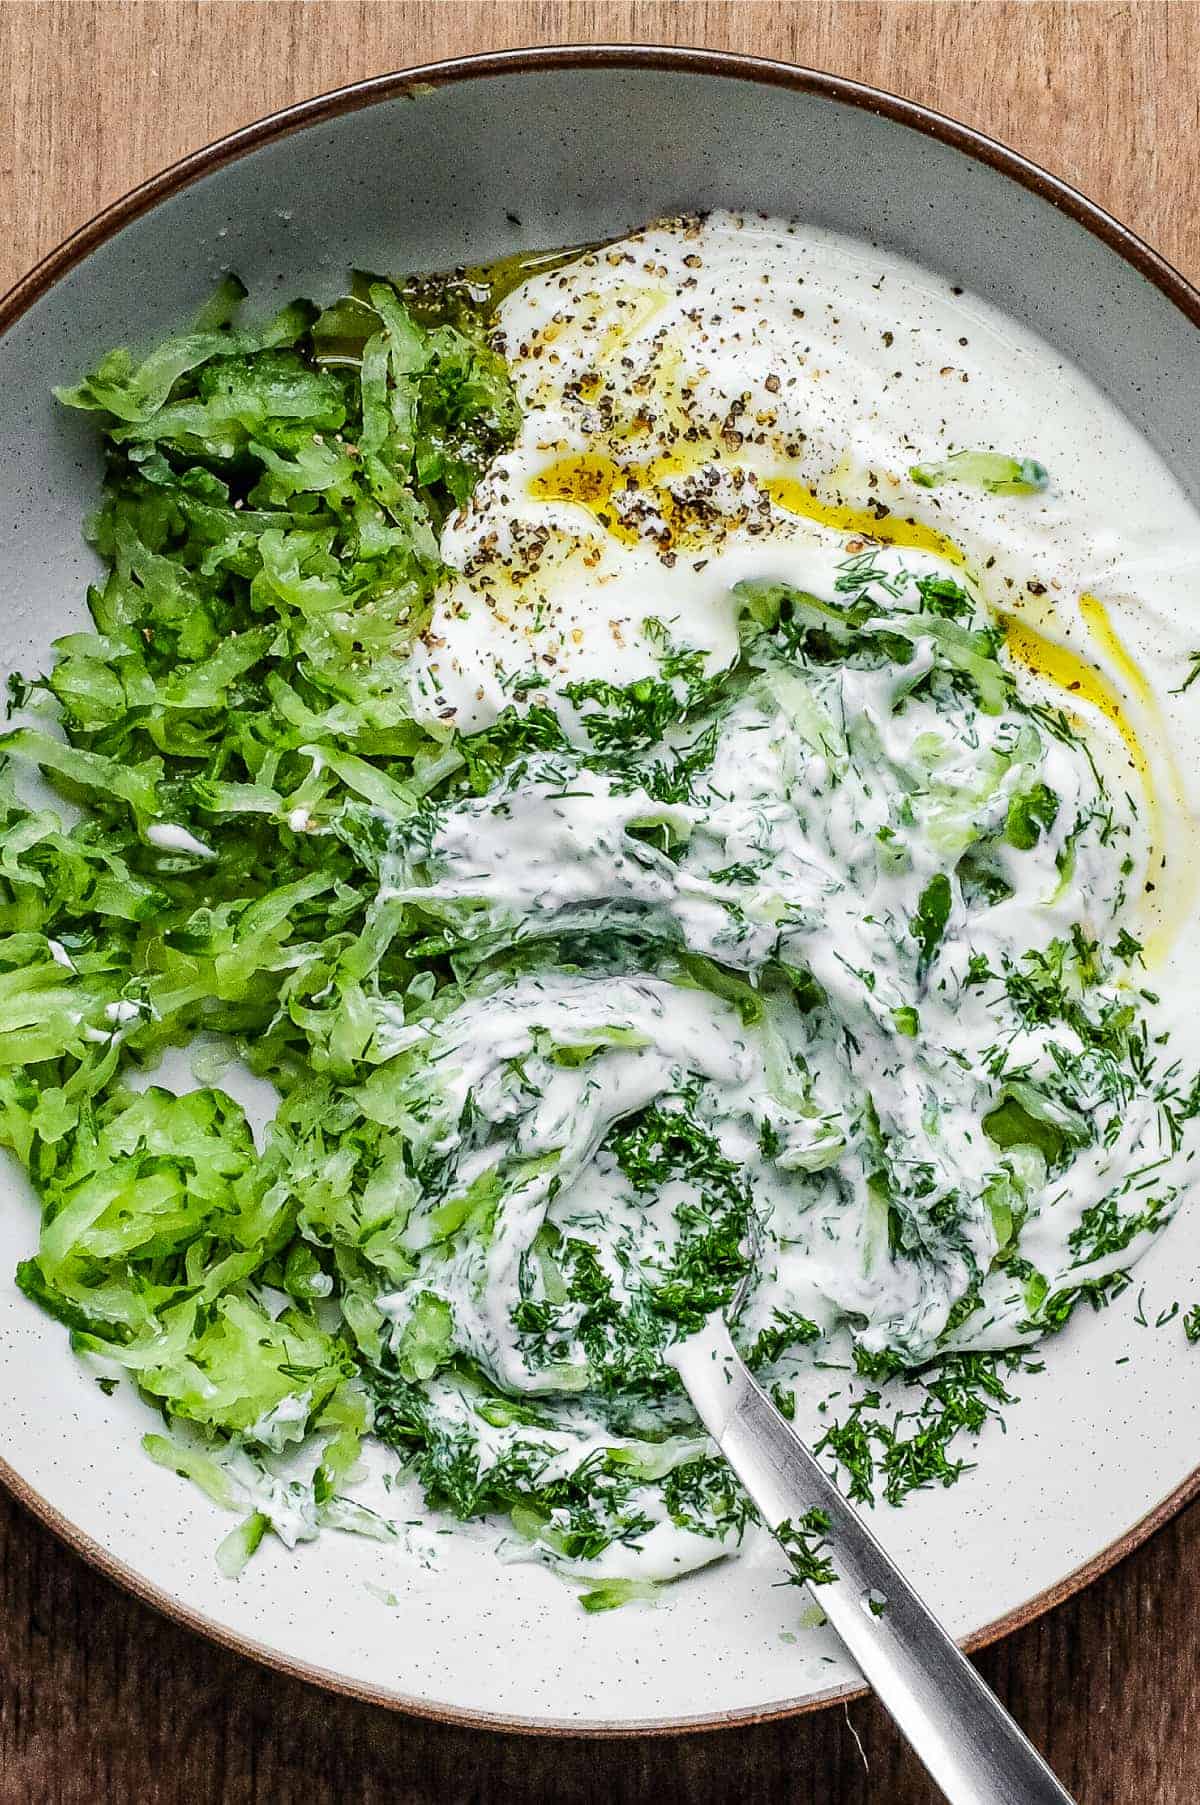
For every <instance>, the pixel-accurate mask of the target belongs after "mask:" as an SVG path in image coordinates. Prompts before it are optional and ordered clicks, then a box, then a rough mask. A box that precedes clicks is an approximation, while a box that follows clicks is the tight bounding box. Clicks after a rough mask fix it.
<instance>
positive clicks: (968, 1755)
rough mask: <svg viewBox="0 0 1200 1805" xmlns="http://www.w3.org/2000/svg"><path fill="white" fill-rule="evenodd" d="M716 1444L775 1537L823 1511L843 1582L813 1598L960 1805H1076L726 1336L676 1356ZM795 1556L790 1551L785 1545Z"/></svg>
mask: <svg viewBox="0 0 1200 1805" xmlns="http://www.w3.org/2000/svg"><path fill="white" fill-rule="evenodd" d="M674 1363H675V1364H676V1365H677V1367H678V1369H679V1372H680V1376H681V1377H682V1379H683V1382H684V1384H685V1386H686V1387H687V1390H688V1392H689V1393H690V1395H691V1398H692V1402H693V1403H694V1404H695V1406H696V1409H697V1411H698V1412H699V1414H700V1417H701V1419H702V1421H703V1423H704V1425H705V1427H706V1428H707V1430H708V1432H709V1434H710V1435H711V1436H712V1437H713V1439H714V1441H716V1443H717V1444H718V1446H719V1447H720V1449H721V1452H722V1453H723V1454H724V1456H725V1458H726V1459H727V1460H728V1462H729V1464H730V1466H731V1467H732V1468H733V1469H734V1471H735V1473H736V1474H737V1475H738V1478H739V1479H740V1480H741V1481H742V1484H743V1485H744V1486H745V1488H746V1490H747V1491H748V1492H749V1494H750V1496H751V1497H752V1498H753V1500H754V1502H755V1504H756V1505H757V1506H758V1509H759V1512H760V1514H761V1515H762V1518H763V1520H764V1522H765V1523H766V1524H767V1525H768V1527H769V1528H770V1529H771V1531H772V1533H775V1532H777V1531H778V1530H779V1529H780V1527H781V1526H782V1525H783V1524H785V1523H788V1522H790V1523H791V1524H792V1525H793V1526H798V1525H799V1524H800V1523H801V1521H802V1519H803V1518H804V1516H805V1514H806V1512H808V1511H810V1510H813V1509H817V1510H820V1511H823V1512H824V1513H825V1515H826V1517H827V1518H828V1519H829V1527H828V1529H827V1530H826V1531H825V1538H826V1545H825V1546H824V1547H822V1549H821V1554H822V1557H823V1558H827V1559H828V1560H829V1561H830V1563H831V1565H832V1567H833V1569H834V1572H835V1573H836V1575H837V1577H836V1579H835V1580H833V1581H832V1582H831V1583H829V1584H825V1585H819V1586H813V1587H812V1588H811V1589H812V1593H813V1596H814V1598H815V1599H816V1600H817V1603H818V1604H819V1605H820V1607H821V1609H822V1610H823V1611H824V1612H825V1614H826V1616H827V1617H828V1618H829V1621H830V1622H831V1623H832V1624H833V1627H834V1628H835V1629H836V1630H837V1632H838V1634H839V1636H840V1637H841V1638H842V1641H843V1642H844V1643H845V1644H846V1647H847V1648H848V1649H849V1651H850V1653H851V1654H852V1655H853V1656H854V1659H855V1661H856V1662H857V1663H858V1665H859V1667H860V1668H861V1669H862V1672H863V1675H864V1677H865V1678H866V1679H867V1680H868V1681H869V1682H870V1684H871V1686H872V1687H873V1688H874V1690H875V1692H876V1693H877V1694H878V1696H879V1698H880V1699H881V1700H882V1701H883V1703H884V1705H885V1706H886V1707H887V1709H888V1711H889V1712H890V1713H891V1715H892V1717H893V1718H894V1719H895V1722H896V1724H897V1726H898V1728H899V1729H900V1730H901V1732H902V1733H903V1735H904V1736H906V1737H907V1739H908V1741H909V1742H910V1743H911V1744H912V1747H913V1749H914V1751H915V1753H916V1754H917V1755H918V1756H919V1757H920V1759H921V1760H922V1761H923V1762H924V1764H925V1766H926V1768H927V1769H928V1771H929V1773H930V1775H931V1776H932V1778H933V1779H934V1780H935V1781H936V1782H937V1784H938V1786H939V1787H940V1788H941V1790H942V1792H943V1793H944V1794H945V1795H946V1798H947V1799H948V1800H950V1801H951V1805H1071V1799H1070V1795H1069V1794H1068V1793H1067V1792H1065V1791H1064V1789H1063V1788H1062V1787H1061V1786H1060V1785H1059V1783H1058V1781H1057V1780H1056V1779H1055V1777H1054V1775H1053V1774H1052V1773H1051V1772H1050V1769H1049V1768H1048V1767H1047V1766H1046V1763H1045V1762H1044V1761H1043V1760H1042V1758H1041V1756H1040V1755H1039V1754H1038V1752H1037V1750H1036V1749H1035V1748H1034V1747H1033V1744H1032V1743H1031V1742H1029V1741H1028V1739H1027V1738H1026V1737H1025V1735H1024V1734H1023V1732H1022V1731H1021V1730H1020V1729H1019V1728H1018V1726H1017V1725H1016V1724H1015V1723H1014V1722H1013V1720H1012V1718H1011V1717H1010V1716H1009V1715H1008V1712H1007V1711H1006V1710H1005V1709H1004V1707H1003V1705H1002V1704H1001V1703H1000V1701H999V1699H998V1698H997V1697H996V1696H995V1694H994V1693H993V1692H992V1691H991V1690H990V1689H989V1687H988V1686H987V1685H986V1684H985V1682H984V1681H983V1679H982V1678H981V1677H980V1675H979V1674H978V1673H977V1672H976V1671H975V1669H974V1667H972V1665H971V1663H970V1662H969V1661H968V1660H967V1658H966V1656H965V1655H964V1654H963V1653H962V1651H961V1650H960V1649H959V1648H958V1647H957V1646H956V1644H955V1643H954V1642H953V1641H952V1640H951V1638H950V1636H949V1635H947V1633H946V1631H945V1630H944V1629H943V1628H942V1626H941V1624H940V1623H939V1622H938V1620H937V1618H936V1617H935V1616H934V1615H933V1613H932V1612H931V1611H930V1610H929V1608H928V1606H926V1605H924V1604H923V1603H922V1602H921V1600H920V1599H919V1598H918V1596H917V1594H916V1593H915V1592H914V1591H913V1589H912V1587H911V1586H910V1585H909V1583H908V1581H907V1580H906V1579H905V1578H904V1576H903V1574H902V1573H901V1572H900V1570H899V1568H898V1567H897V1566H896V1565H895V1563H894V1561H892V1559H891V1558H890V1556H888V1555H887V1554H885V1553H884V1551H883V1549H882V1548H881V1547H880V1545H879V1543H878V1542H877V1541H876V1540H875V1537H874V1536H873V1535H872V1534H871V1532H870V1530H869V1529H868V1528H867V1527H866V1525H865V1524H864V1523H863V1521H862V1519H861V1518H860V1517H859V1515H858V1512H857V1511H856V1510H855V1509H854V1508H853V1506H852V1505H850V1504H849V1503H848V1502H847V1500H846V1499H845V1498H844V1497H843V1496H842V1494H841V1492H839V1490H838V1489H837V1487H836V1485H834V1483H833V1481H832V1480H831V1479H830V1478H829V1476H828V1475H827V1474H826V1473H825V1471H824V1470H823V1468H822V1467H821V1466H820V1465H819V1464H818V1462H817V1461H816V1460H815V1459H814V1457H813V1455H812V1454H811V1453H810V1452H809V1450H808V1449H807V1448H806V1447H805V1445H804V1443H803V1442H802V1441H801V1440H800V1438H799V1436H798V1435H797V1434H796V1433H795V1431H794V1430H793V1429H792V1427H791V1425H790V1424H789V1423H788V1422H787V1421H786V1419H785V1418H784V1417H783V1416H781V1414H780V1413H779V1411H778V1410H777V1409H776V1408H775V1406H774V1404H773V1403H772V1402H771V1400H770V1398H769V1397H768V1396H767V1395H766V1393H765V1392H764V1391H763V1390H762V1389H761V1387H760V1386H758V1385H757V1384H756V1383H755V1381H754V1379H753V1378H752V1377H751V1375H750V1372H749V1371H748V1369H747V1367H746V1366H745V1364H744V1362H743V1361H742V1359H741V1358H740V1356H739V1355H738V1354H737V1352H736V1351H735V1349H734V1346H733V1342H732V1341H731V1339H730V1336H729V1331H728V1329H727V1328H726V1327H725V1326H724V1324H723V1323H722V1324H718V1323H716V1322H714V1323H712V1324H710V1326H709V1327H708V1328H706V1329H705V1330H704V1331H703V1332H702V1333H701V1334H699V1335H696V1336H693V1337H692V1338H691V1339H690V1340H689V1341H686V1342H683V1343H682V1344H680V1345H679V1346H677V1348H676V1349H675V1353H674ZM785 1547H786V1544H785Z"/></svg>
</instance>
